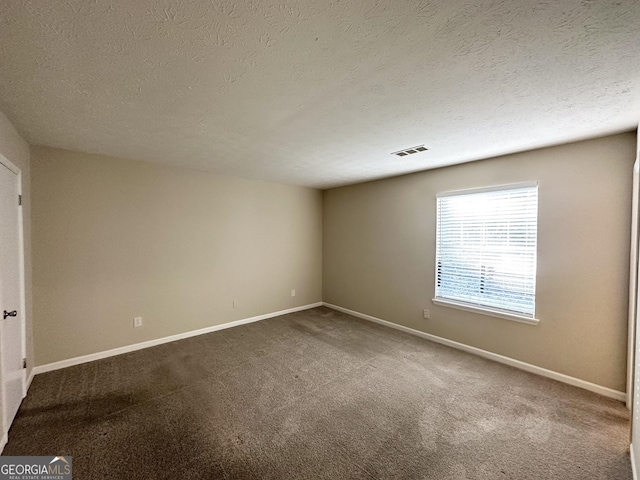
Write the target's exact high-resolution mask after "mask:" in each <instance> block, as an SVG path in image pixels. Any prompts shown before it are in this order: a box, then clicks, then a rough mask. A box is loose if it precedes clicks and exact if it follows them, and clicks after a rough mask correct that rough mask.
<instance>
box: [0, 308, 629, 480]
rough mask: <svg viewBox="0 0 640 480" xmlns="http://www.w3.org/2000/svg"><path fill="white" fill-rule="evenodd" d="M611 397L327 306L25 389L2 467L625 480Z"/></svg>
mask: <svg viewBox="0 0 640 480" xmlns="http://www.w3.org/2000/svg"><path fill="white" fill-rule="evenodd" d="M628 417H629V415H628V412H627V410H626V409H625V408H624V406H623V405H622V404H621V403H619V402H616V401H613V400H610V399H607V398H604V397H601V396H598V395H595V394H592V393H590V392H586V391H584V390H580V389H577V388H574V387H570V386H567V385H564V384H561V383H557V382H554V381H552V380H549V379H545V378H542V377H538V376H535V375H531V374H528V373H525V372H522V371H519V370H516V369H513V368H511V367H507V366H504V365H500V364H497V363H493V362H490V361H488V360H484V359H482V358H479V357H475V356H472V355H468V354H465V353H462V352H459V351H456V350H453V349H450V348H447V347H444V346H441V345H437V344H433V343H430V342H428V341H426V340H422V339H420V338H417V337H414V336H411V335H408V334H404V333H401V332H398V331H395V330H392V329H389V328H385V327H382V326H379V325H376V324H372V323H368V322H365V321H362V320H359V319H356V318H353V317H350V316H348V315H344V314H342V313H338V312H335V311H333V310H330V309H327V308H316V309H313V310H307V311H304V312H299V313H294V314H290V315H285V316H281V317H277V318H273V319H269V320H264V321H261V322H257V323H253V324H249V325H245V326H241V327H236V328H232V329H228V330H223V331H220V332H216V333H211V334H208V335H202V336H199V337H194V338H190V339H187V340H181V341H178V342H173V343H170V344H166V345H161V346H158V347H154V348H150V349H146V350H142V351H139V352H133V353H130V354H126V355H121V356H118V357H113V358H108V359H105V360H100V361H96V362H92V363H88V364H84V365H79V366H76V367H71V368H67V369H64V370H58V371H55V372H50V373H46V374H42V375H38V376H36V377H35V379H34V381H33V384H32V386H31V389H30V391H29V395H28V396H27V398H26V399H25V401H24V402H23V405H22V407H21V408H20V411H19V413H18V416H17V418H16V420H15V423H14V425H13V427H12V428H11V431H10V433H9V443H8V444H7V446H6V447H5V450H4V452H3V454H4V455H72V456H73V466H74V478H75V479H77V480H84V479H107V478H108V479H164V478H166V479H176V478H179V479H252V478H257V479H264V478H272V479H287V478H302V479H307V478H326V479H385V478H397V479H518V480H523V479H576V480H578V479H579V480H584V479H607V480H611V479H630V478H631V469H630V466H629V457H628V454H627V443H628V438H629V434H628V427H629V418H628Z"/></svg>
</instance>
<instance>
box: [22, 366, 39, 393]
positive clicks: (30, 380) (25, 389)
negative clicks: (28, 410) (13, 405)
mask: <svg viewBox="0 0 640 480" xmlns="http://www.w3.org/2000/svg"><path fill="white" fill-rule="evenodd" d="M35 370H36V369H35V367H34V368H32V369H31V373H30V374H29V376H28V377H27V383H26V385H25V386H24V396H25V397H26V396H27V392H28V391H29V387H30V386H31V382H33V377H35V375H36V374H35Z"/></svg>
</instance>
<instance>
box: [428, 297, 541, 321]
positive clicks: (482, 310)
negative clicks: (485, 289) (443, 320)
mask: <svg viewBox="0 0 640 480" xmlns="http://www.w3.org/2000/svg"><path fill="white" fill-rule="evenodd" d="M431 301H432V302H433V303H434V304H435V305H442V306H443V307H451V308H457V309H458V310H465V311H467V312H473V313H479V314H481V315H489V316H491V317H498V318H504V319H505V320H511V321H513V322H520V323H526V324H528V325H538V323H540V320H539V319H537V318H530V317H524V316H521V315H518V314H516V313H508V312H504V311H501V310H493V309H492V308H488V307H477V306H475V305H469V304H466V303H461V302H456V301H453V300H445V299H443V298H434V299H432V300H431Z"/></svg>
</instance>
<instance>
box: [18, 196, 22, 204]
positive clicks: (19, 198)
mask: <svg viewBox="0 0 640 480" xmlns="http://www.w3.org/2000/svg"><path fill="white" fill-rule="evenodd" d="M18 205H22V195H18Z"/></svg>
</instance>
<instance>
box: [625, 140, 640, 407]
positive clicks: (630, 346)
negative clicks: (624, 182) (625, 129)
mask: <svg viewBox="0 0 640 480" xmlns="http://www.w3.org/2000/svg"><path fill="white" fill-rule="evenodd" d="M639 135H640V134H639ZM639 138H640V137H639ZM639 189H640V157H638V156H636V161H635V163H634V164H633V189H632V196H631V246H630V248H629V250H630V252H629V263H630V264H629V320H628V325H627V329H628V333H627V400H626V401H627V408H628V409H629V410H632V409H633V398H632V396H633V378H634V374H635V347H636V317H637V302H638V193H639V191H640V190H639ZM631 418H633V415H632V416H631Z"/></svg>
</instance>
